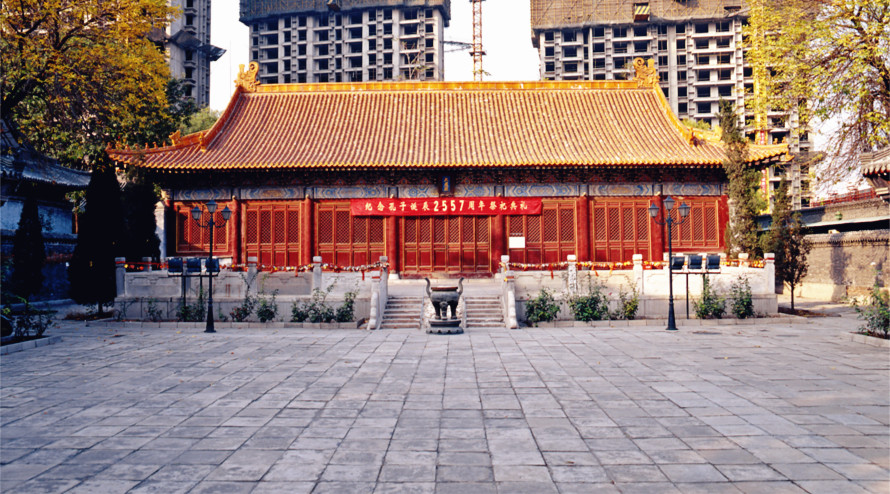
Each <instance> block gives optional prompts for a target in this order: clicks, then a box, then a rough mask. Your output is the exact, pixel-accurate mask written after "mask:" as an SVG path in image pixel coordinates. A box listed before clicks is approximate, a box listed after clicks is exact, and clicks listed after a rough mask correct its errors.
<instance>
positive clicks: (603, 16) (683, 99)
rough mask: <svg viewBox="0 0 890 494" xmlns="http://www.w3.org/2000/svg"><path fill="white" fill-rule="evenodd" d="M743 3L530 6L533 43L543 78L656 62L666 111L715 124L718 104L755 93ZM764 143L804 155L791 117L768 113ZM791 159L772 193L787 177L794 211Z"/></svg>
mask: <svg viewBox="0 0 890 494" xmlns="http://www.w3.org/2000/svg"><path fill="white" fill-rule="evenodd" d="M746 12H747V7H746V5H745V3H744V2H743V1H742V0H698V1H690V0H649V1H644V0H531V26H532V43H533V44H534V46H535V47H536V48H537V49H538V52H539V54H540V70H541V78H542V79H548V80H549V79H552V80H573V79H577V80H582V79H583V80H608V79H624V78H626V77H628V76H629V75H631V74H632V72H633V69H632V67H631V65H630V64H631V62H632V61H633V59H634V58H637V57H642V58H644V59H651V60H654V61H655V64H656V68H657V69H658V75H659V78H660V81H661V87H662V90H663V91H664V94H665V96H666V97H667V99H668V101H669V102H670V106H671V109H673V111H674V112H675V113H676V114H677V115H678V116H679V117H680V118H681V119H683V118H690V119H693V120H698V121H704V122H707V123H710V124H712V125H716V124H717V123H718V120H719V118H718V115H717V113H718V102H719V100H720V99H721V98H722V99H726V100H729V101H732V102H734V103H735V105H736V106H737V107H744V106H745V98H746V94H750V93H751V92H752V91H753V86H754V82H753V79H752V77H751V76H752V73H751V69H750V68H749V67H748V66H747V65H746V64H745V59H744V53H743V48H742V27H743V26H744V24H745V22H746V18H747V14H746ZM769 119H770V124H771V127H770V129H769V132H768V136H767V142H766V143H767V144H771V143H779V142H787V143H788V144H789V148H790V150H791V151H792V152H793V153H795V154H797V155H800V156H806V153H808V152H809V151H810V148H811V145H810V142H809V139H808V136H807V134H804V135H802V136H797V135H796V134H795V133H794V132H792V129H795V128H797V126H798V121H797V118H796V115H785V114H783V113H770V114H769ZM802 161H804V160H803V159H796V160H795V161H794V162H792V163H788V164H786V165H783V166H778V167H773V168H770V169H769V170H768V175H766V176H765V177H764V182H766V183H768V184H769V185H770V191H772V190H774V189H775V188H776V187H777V186H778V184H779V181H780V180H781V177H782V176H785V177H786V178H787V179H788V181H789V182H790V184H791V187H792V190H793V194H794V206H795V207H796V208H800V207H801V206H804V205H806V204H807V203H808V200H809V176H808V170H807V169H802V167H801V165H800V162H802Z"/></svg>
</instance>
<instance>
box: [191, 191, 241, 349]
mask: <svg viewBox="0 0 890 494" xmlns="http://www.w3.org/2000/svg"><path fill="white" fill-rule="evenodd" d="M204 206H205V207H206V208H207V213H208V218H207V221H205V222H204V223H201V215H202V214H203V211H201V208H199V207H198V206H195V207H193V208H192V218H194V219H195V223H197V224H198V226H199V227H201V228H208V229H210V252H209V253H208V254H207V263H206V264H205V266H206V269H207V278H208V290H209V291H210V292H209V293H208V295H207V329H205V330H204V332H205V333H215V332H216V330H215V329H213V268H214V264H213V229H214V228H222V227H224V226H226V223H227V222H228V221H229V218H231V217H232V210H231V209H229V207H228V206H226V207H225V208H223V210H222V211H220V214H222V219H223V221H222V224H221V225H217V224H216V221H214V219H213V215H214V214H215V213H216V201H214V200H213V199H211V200H210V202H208V203H207V204H205V205H204ZM216 269H217V271H218V270H219V267H218V265H217V267H216Z"/></svg>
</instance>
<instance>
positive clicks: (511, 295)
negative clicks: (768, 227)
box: [503, 270, 519, 329]
mask: <svg viewBox="0 0 890 494" xmlns="http://www.w3.org/2000/svg"><path fill="white" fill-rule="evenodd" d="M503 299H504V323H505V324H506V325H507V329H518V328H519V321H518V320H517V319H516V279H515V277H514V275H513V271H510V270H507V272H506V273H504V293H503Z"/></svg>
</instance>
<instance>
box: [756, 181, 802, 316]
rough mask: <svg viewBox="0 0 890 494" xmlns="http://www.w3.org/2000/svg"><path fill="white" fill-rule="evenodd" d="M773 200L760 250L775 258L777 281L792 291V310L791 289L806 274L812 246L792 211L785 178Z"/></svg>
mask: <svg viewBox="0 0 890 494" xmlns="http://www.w3.org/2000/svg"><path fill="white" fill-rule="evenodd" d="M774 199H775V203H774V207H773V214H772V225H770V230H769V232H767V234H766V236H765V237H764V239H763V251H764V252H772V253H774V254H775V255H776V278H777V279H778V280H779V281H781V282H782V283H784V284H787V285H788V286H789V287H790V288H791V309H794V288H795V287H796V286H799V285H800V283H801V282H802V281H803V278H804V276H806V275H807V268H808V264H807V254H809V253H810V249H811V248H812V244H811V243H810V241H809V240H807V238H806V236H805V235H806V232H805V227H804V225H803V222H802V221H801V219H800V213H799V212H797V211H793V210H792V209H791V195H790V194H789V193H788V182H786V181H785V179H784V178H783V179H782V181H781V182H780V183H779V188H778V189H776V195H775V198H774Z"/></svg>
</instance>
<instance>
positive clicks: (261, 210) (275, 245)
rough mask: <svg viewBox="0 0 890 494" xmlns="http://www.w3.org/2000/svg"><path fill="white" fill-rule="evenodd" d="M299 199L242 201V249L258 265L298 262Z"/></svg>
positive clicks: (291, 264)
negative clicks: (243, 214)
mask: <svg viewBox="0 0 890 494" xmlns="http://www.w3.org/2000/svg"><path fill="white" fill-rule="evenodd" d="M300 211H301V205H300V203H299V202H283V201H278V202H249V203H247V204H246V205H245V225H244V250H245V252H246V254H247V257H256V258H257V262H258V263H259V264H260V265H261V266H279V267H282V266H298V265H299V264H300Z"/></svg>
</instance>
